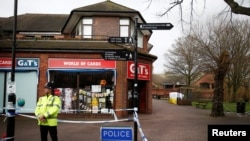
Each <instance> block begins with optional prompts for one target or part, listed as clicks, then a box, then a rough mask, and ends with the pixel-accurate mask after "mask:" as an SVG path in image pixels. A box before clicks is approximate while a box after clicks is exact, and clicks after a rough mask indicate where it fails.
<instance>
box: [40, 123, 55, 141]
mask: <svg viewBox="0 0 250 141" xmlns="http://www.w3.org/2000/svg"><path fill="white" fill-rule="evenodd" d="M40 133H41V141H48V138H47V136H48V133H49V134H50V137H51V140H52V141H58V138H57V126H43V125H40Z"/></svg>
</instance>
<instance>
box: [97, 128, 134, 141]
mask: <svg viewBox="0 0 250 141" xmlns="http://www.w3.org/2000/svg"><path fill="white" fill-rule="evenodd" d="M101 141H133V129H132V127H101Z"/></svg>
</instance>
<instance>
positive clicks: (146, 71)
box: [127, 61, 151, 80]
mask: <svg viewBox="0 0 250 141" xmlns="http://www.w3.org/2000/svg"><path fill="white" fill-rule="evenodd" d="M127 64H128V65H127V78H128V79H134V78H135V64H134V62H133V61H128V63H127ZM137 70H138V79H139V80H150V74H151V73H150V72H151V71H150V65H149V64H143V63H138V67H137Z"/></svg>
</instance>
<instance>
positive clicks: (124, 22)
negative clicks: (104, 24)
mask: <svg viewBox="0 0 250 141" xmlns="http://www.w3.org/2000/svg"><path fill="white" fill-rule="evenodd" d="M120 37H129V19H120Z"/></svg>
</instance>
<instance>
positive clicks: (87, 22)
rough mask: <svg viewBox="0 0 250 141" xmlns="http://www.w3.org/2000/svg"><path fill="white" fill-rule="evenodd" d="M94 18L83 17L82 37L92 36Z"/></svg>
mask: <svg viewBox="0 0 250 141" xmlns="http://www.w3.org/2000/svg"><path fill="white" fill-rule="evenodd" d="M92 26H93V19H92V18H89V17H88V18H83V19H82V37H83V38H92Z"/></svg>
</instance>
